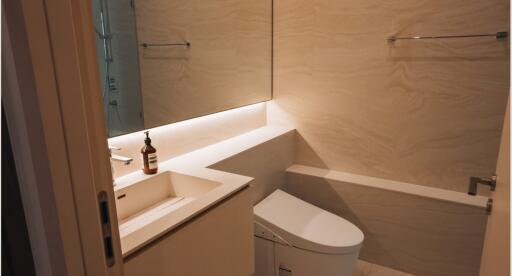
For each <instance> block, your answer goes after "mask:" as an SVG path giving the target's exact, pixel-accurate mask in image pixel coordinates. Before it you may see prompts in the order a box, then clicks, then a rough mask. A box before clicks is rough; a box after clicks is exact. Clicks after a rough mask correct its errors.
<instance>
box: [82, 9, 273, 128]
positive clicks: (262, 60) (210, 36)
mask: <svg viewBox="0 0 512 276" xmlns="http://www.w3.org/2000/svg"><path fill="white" fill-rule="evenodd" d="M92 1H93V3H92V6H93V16H94V23H95V26H94V28H95V32H96V38H97V39H96V41H97V48H98V59H99V67H100V68H99V71H100V78H101V80H102V88H101V89H102V95H103V100H104V107H105V120H106V125H107V128H108V134H109V137H113V136H118V135H122V134H126V133H130V132H135V131H139V130H142V129H147V128H152V127H156V126H160V125H165V124H169V123H173V122H178V121H182V120H186V119H190V118H194V117H198V116H202V115H206V114H210V113H215V112H219V111H223V110H227V109H231V108H235V107H240V106H244V105H248V104H252V103H257V102H261V101H266V100H269V99H270V98H271V78H272V76H271V67H272V64H271V63H272V0H261V1H260V0H258V1H254V0H92Z"/></svg>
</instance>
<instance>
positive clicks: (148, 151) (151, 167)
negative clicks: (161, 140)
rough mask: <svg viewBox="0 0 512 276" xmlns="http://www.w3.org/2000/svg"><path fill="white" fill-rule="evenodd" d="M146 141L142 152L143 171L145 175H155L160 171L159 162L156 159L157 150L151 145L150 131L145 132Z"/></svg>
mask: <svg viewBox="0 0 512 276" xmlns="http://www.w3.org/2000/svg"><path fill="white" fill-rule="evenodd" d="M144 133H145V134H146V139H144V144H145V145H144V147H142V149H141V150H140V153H141V154H142V164H143V167H142V171H144V173H145V174H155V173H156V172H157V171H158V160H157V157H156V149H155V148H154V147H153V146H152V145H151V139H150V138H149V131H145V132H144Z"/></svg>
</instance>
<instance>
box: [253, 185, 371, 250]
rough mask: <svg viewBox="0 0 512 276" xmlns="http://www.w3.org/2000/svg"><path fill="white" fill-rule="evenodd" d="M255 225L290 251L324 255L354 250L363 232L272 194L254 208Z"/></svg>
mask: <svg viewBox="0 0 512 276" xmlns="http://www.w3.org/2000/svg"><path fill="white" fill-rule="evenodd" d="M254 214H255V219H256V221H257V222H259V223H261V224H263V225H264V226H266V227H267V228H269V229H270V230H272V231H274V232H275V233H276V234H277V235H279V236H281V237H282V238H283V239H284V240H286V241H287V242H288V243H289V244H291V245H292V246H294V247H298V248H302V249H306V250H311V251H315V252H320V253H326V254H346V253H351V252H354V251H356V250H358V249H359V248H360V247H361V244H362V242H363V239H364V235H363V232H361V230H359V228H357V227H356V226H355V225H353V224H352V223H350V222H349V221H347V220H345V219H343V218H341V217H338V216H336V215H334V214H332V213H329V212H327V211H325V210H322V209H320V208H318V207H316V206H314V205H312V204H309V203H307V202H305V201H303V200H301V199H299V198H296V197H294V196H292V195H290V194H287V193H285V192H283V191H281V190H276V191H275V192H273V193H272V194H271V195H269V196H268V197H267V198H265V199H264V200H262V201H261V202H260V203H258V204H257V205H256V206H254Z"/></svg>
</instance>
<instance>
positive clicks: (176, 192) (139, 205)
mask: <svg viewBox="0 0 512 276" xmlns="http://www.w3.org/2000/svg"><path fill="white" fill-rule="evenodd" d="M219 185H220V183H218V182H214V181H210V180H205V179H202V178H198V177H194V176H189V175H184V174H180V173H176V172H170V171H166V172H162V173H159V174H157V175H154V176H150V177H148V178H147V179H144V180H142V181H140V182H137V183H135V184H133V185H130V186H128V187H126V188H122V189H119V190H116V191H115V196H116V207H117V218H118V220H119V222H120V224H121V227H123V226H126V225H124V224H125V223H126V222H129V221H132V220H133V219H135V218H137V217H140V216H148V215H157V214H159V213H162V212H165V211H170V209H177V208H176V207H180V206H183V205H185V204H186V203H189V202H191V201H193V200H195V199H196V198H198V197H200V196H201V195H204V194H206V193H207V192H209V191H211V190H213V189H214V188H216V187H218V186H219ZM173 207H174V208H173Z"/></svg>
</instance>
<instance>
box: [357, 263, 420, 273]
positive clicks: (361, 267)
mask: <svg viewBox="0 0 512 276" xmlns="http://www.w3.org/2000/svg"><path fill="white" fill-rule="evenodd" d="M354 276H414V275H412V274H409V273H405V272H401V271H398V270H394V269H391V268H387V267H385V266H380V265H376V264H372V263H368V262H365V261H361V260H358V261H357V265H356V272H355V273H354Z"/></svg>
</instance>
